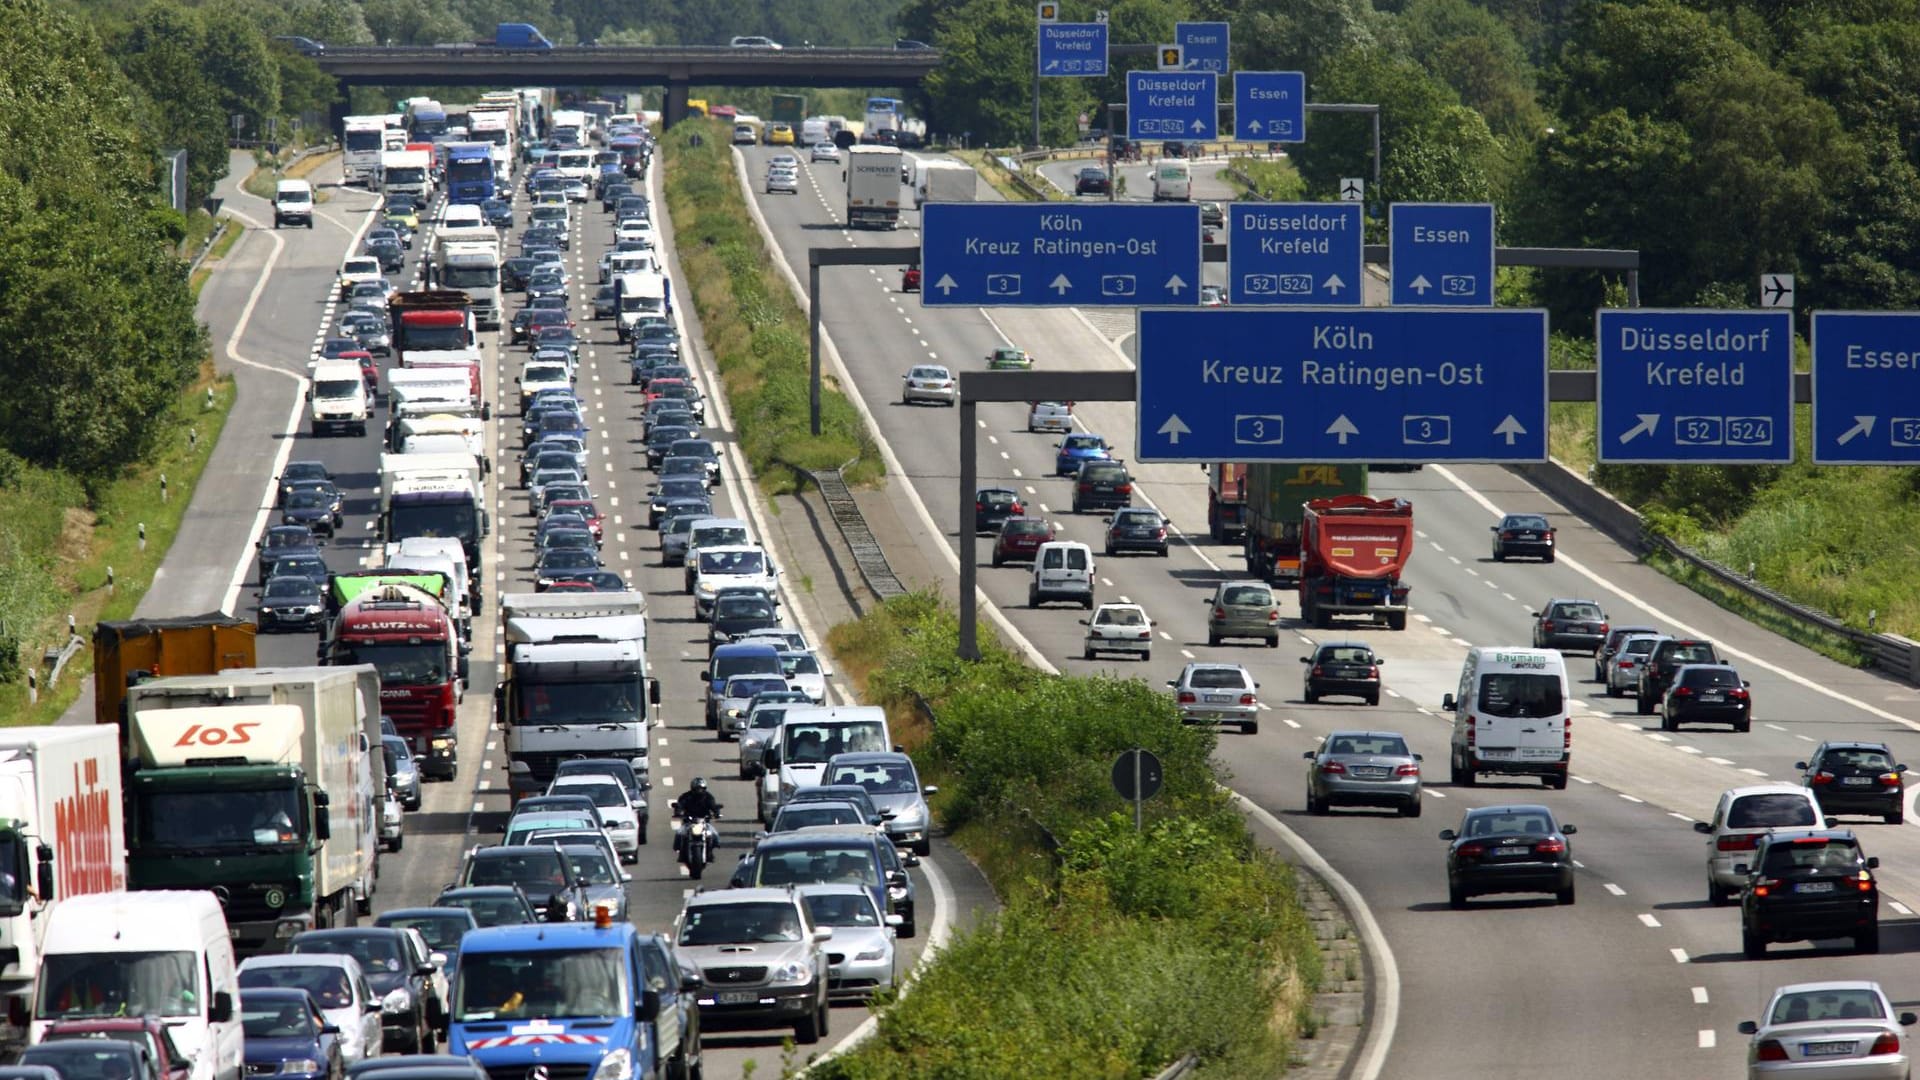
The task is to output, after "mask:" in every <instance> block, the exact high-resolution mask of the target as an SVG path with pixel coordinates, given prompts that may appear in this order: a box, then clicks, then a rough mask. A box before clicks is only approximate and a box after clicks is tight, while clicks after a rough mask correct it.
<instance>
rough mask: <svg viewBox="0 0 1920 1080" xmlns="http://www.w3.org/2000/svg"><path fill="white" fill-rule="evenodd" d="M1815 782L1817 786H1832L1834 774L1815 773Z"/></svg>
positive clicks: (1823, 771)
mask: <svg viewBox="0 0 1920 1080" xmlns="http://www.w3.org/2000/svg"><path fill="white" fill-rule="evenodd" d="M1813 782H1814V783H1815V784H1831V783H1833V774H1832V773H1830V772H1826V771H1825V770H1822V771H1820V772H1817V773H1814V774H1813Z"/></svg>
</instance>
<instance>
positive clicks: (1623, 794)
mask: <svg viewBox="0 0 1920 1080" xmlns="http://www.w3.org/2000/svg"><path fill="white" fill-rule="evenodd" d="M1614 794H1616V795H1618V796H1620V797H1621V798H1623V799H1625V800H1627V801H1628V802H1630V803H1644V802H1646V801H1647V800H1645V799H1640V798H1636V797H1634V796H1632V795H1629V794H1627V793H1626V792H1624V791H1616V792H1614Z"/></svg>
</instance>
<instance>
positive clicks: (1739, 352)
mask: <svg viewBox="0 0 1920 1080" xmlns="http://www.w3.org/2000/svg"><path fill="white" fill-rule="evenodd" d="M1594 334H1595V337H1596V343H1597V345H1598V348H1597V350H1596V356H1595V366H1596V367H1597V368H1598V369H1599V383H1600V390H1599V395H1598V396H1599V408H1598V411H1597V414H1596V416H1595V425H1594V427H1595V430H1594V442H1595V443H1596V444H1597V448H1598V450H1599V457H1600V460H1601V461H1603V462H1609V463H1612V462H1621V463H1627V462H1631V463H1635V464H1644V465H1662V464H1675V465H1706V464H1730V465H1761V464H1780V465H1784V464H1786V463H1788V462H1791V461H1792V460H1793V312H1791V311H1786V310H1779V311H1725V310H1716V309H1709V308H1693V309H1687V310H1666V311H1661V310H1653V309H1648V308H1602V309H1601V310H1600V312H1599V313H1598V318H1597V319H1596V325H1595V329H1594Z"/></svg>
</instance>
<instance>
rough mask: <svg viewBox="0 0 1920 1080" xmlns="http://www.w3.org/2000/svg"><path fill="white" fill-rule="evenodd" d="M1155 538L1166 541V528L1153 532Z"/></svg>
mask: <svg viewBox="0 0 1920 1080" xmlns="http://www.w3.org/2000/svg"><path fill="white" fill-rule="evenodd" d="M1153 538H1154V539H1155V540H1165V539H1166V538H1167V530H1166V529H1164V528H1162V529H1155V530H1153Z"/></svg>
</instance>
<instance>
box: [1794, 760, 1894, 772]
mask: <svg viewBox="0 0 1920 1080" xmlns="http://www.w3.org/2000/svg"><path fill="white" fill-rule="evenodd" d="M1793 767H1794V768H1796V769H1800V770H1801V771H1805V770H1806V767H1807V763H1806V762H1804V761H1796V762H1794V763H1793ZM1901 771H1903V772H1904V771H1905V770H1904V769H1903V770H1901Z"/></svg>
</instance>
